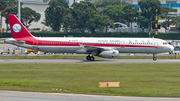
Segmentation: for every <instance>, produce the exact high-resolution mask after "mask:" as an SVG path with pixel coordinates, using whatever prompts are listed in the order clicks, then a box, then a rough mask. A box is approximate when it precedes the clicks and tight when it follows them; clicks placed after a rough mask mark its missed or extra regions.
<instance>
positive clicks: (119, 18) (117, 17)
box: [100, 5, 125, 22]
mask: <svg viewBox="0 0 180 101" xmlns="http://www.w3.org/2000/svg"><path fill="white" fill-rule="evenodd" d="M100 13H101V14H102V15H107V16H109V17H110V18H111V19H112V20H113V21H114V22H124V21H125V20H124V17H123V16H124V12H123V6H122V5H110V6H107V7H105V8H104V9H103V10H102V11H101V12H100Z"/></svg>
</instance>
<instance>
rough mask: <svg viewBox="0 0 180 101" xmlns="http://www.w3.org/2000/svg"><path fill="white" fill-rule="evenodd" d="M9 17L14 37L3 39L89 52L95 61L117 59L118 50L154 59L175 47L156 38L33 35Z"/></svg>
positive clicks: (61, 50)
mask: <svg viewBox="0 0 180 101" xmlns="http://www.w3.org/2000/svg"><path fill="white" fill-rule="evenodd" d="M8 20H9V24H10V28H11V33H12V36H13V38H10V39H6V40H4V42H6V43H9V44H12V45H16V46H19V47H24V48H28V49H33V50H38V51H43V52H51V53H79V54H88V55H87V57H86V59H87V60H89V61H94V60H95V58H94V56H99V57H103V58H117V57H118V56H119V53H147V54H153V60H154V61H156V57H155V55H156V54H158V53H165V52H170V51H172V50H174V47H173V46H171V45H169V44H168V43H167V42H166V41H165V40H162V39H158V38H112V37H111V38H102V37H97V38H94V37H50V38H49V37H48V38H47V37H35V36H33V35H32V34H31V33H30V32H29V31H28V30H27V29H26V28H25V27H24V26H23V24H22V23H21V22H20V21H19V20H18V19H17V17H16V16H15V15H12V14H9V15H8Z"/></svg>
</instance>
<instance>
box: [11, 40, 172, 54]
mask: <svg viewBox="0 0 180 101" xmlns="http://www.w3.org/2000/svg"><path fill="white" fill-rule="evenodd" d="M11 40H13V39H11ZM23 41H24V44H17V43H15V44H14V43H10V44H14V45H18V46H20V47H24V48H29V49H34V50H39V51H44V52H52V53H82V54H88V52H87V51H86V49H84V50H83V48H84V47H83V46H93V47H101V48H104V49H114V50H118V51H119V53H164V52H170V51H172V50H173V47H172V46H171V45H169V44H168V43H167V42H166V41H165V40H162V39H157V38H100V37H98V38H91V37H89V38H87V37H60V38H43V37H38V38H37V37H34V38H31V39H28V38H27V39H23ZM78 50H81V51H78Z"/></svg>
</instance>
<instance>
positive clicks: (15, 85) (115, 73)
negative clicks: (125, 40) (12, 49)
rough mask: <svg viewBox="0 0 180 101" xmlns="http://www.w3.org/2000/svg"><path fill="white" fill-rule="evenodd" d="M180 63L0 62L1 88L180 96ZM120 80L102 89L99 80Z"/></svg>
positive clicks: (122, 94)
mask: <svg viewBox="0 0 180 101" xmlns="http://www.w3.org/2000/svg"><path fill="white" fill-rule="evenodd" d="M179 67H180V64H178V63H177V64H174V63H173V64H151V63H149V64H148V63H142V64H141V63H137V64H135V63H132V64H126V63H121V64H118V63H117V64H98V63H97V64H86V63H76V64H75V63H73V64H54V63H50V64H38V63H36V64H0V89H1V90H17V91H33V92H61V91H54V90H52V89H66V91H62V92H64V93H77V94H98V95H117V96H119V95H120V96H156V97H160V96H161V97H180V85H179V84H180V68H179ZM117 81H119V82H121V84H120V87H118V88H99V87H98V83H99V82H117Z"/></svg>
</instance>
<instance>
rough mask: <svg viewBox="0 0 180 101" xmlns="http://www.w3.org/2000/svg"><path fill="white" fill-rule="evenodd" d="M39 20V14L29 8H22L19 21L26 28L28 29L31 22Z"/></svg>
mask: <svg viewBox="0 0 180 101" xmlns="http://www.w3.org/2000/svg"><path fill="white" fill-rule="evenodd" d="M40 18H41V14H39V13H37V12H36V11H34V10H32V9H31V8H28V7H24V8H22V10H21V21H22V23H23V25H24V26H25V27H26V28H28V27H29V26H30V25H31V23H32V22H33V21H35V22H37V21H39V19H40Z"/></svg>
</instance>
